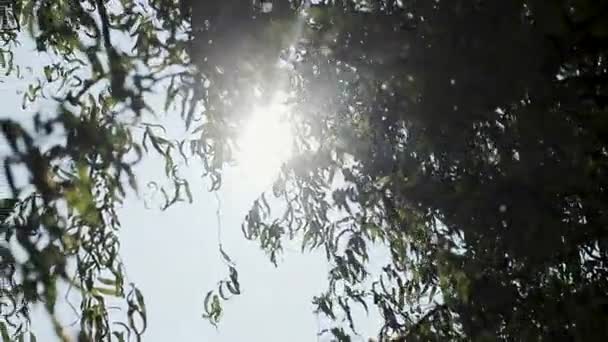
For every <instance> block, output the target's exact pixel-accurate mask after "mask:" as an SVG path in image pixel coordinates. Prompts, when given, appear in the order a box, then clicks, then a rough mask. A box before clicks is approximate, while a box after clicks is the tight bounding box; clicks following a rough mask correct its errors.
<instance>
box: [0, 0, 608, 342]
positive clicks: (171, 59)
mask: <svg viewBox="0 0 608 342" xmlns="http://www.w3.org/2000/svg"><path fill="white" fill-rule="evenodd" d="M255 4H256V5H255V6H250V5H249V2H242V1H238V0H229V1H215V2H212V1H186V0H184V1H181V2H180V1H176V0H175V1H173V0H148V1H142V2H137V1H134V0H121V1H116V2H107V3H106V2H104V1H102V0H95V1H94V0H86V1H85V0H83V1H53V2H49V1H34V0H22V1H15V8H16V10H17V12H18V13H19V23H20V26H21V27H23V28H27V34H28V35H29V36H31V37H33V38H34V39H35V41H36V43H37V47H38V50H39V51H41V52H43V53H45V54H48V55H49V56H52V57H53V60H54V62H53V63H52V64H49V65H48V66H47V67H45V68H44V70H43V74H44V75H41V77H40V79H39V80H38V81H37V82H35V84H33V85H32V86H30V87H29V89H28V91H27V92H26V93H25V96H24V104H25V105H27V104H28V103H29V102H31V101H36V99H37V98H38V97H41V96H46V94H49V93H50V94H53V95H52V98H53V99H54V100H56V101H57V103H58V109H57V111H56V115H55V116H53V117H51V118H44V117H43V116H42V115H37V116H35V117H34V122H33V123H34V128H35V129H34V131H33V132H30V131H28V130H27V129H26V128H24V127H23V126H22V125H21V124H19V123H17V122H14V121H10V120H3V121H2V123H1V124H2V130H3V133H4V136H5V138H6V139H7V140H8V142H9V144H10V146H11V148H12V155H11V157H10V158H9V160H7V162H8V164H7V165H8V168H7V175H8V176H9V181H10V183H11V186H12V190H13V192H14V195H15V197H17V196H21V198H22V200H21V201H20V208H19V210H18V211H17V213H16V214H15V217H14V224H13V227H14V229H13V230H9V231H7V232H5V233H4V234H5V236H6V239H7V240H8V239H11V238H14V239H16V241H17V242H18V243H19V244H20V245H21V246H22V247H23V248H24V249H25V250H26V251H27V252H28V257H29V258H28V260H27V261H26V262H24V263H18V264H17V267H18V270H19V272H20V273H21V274H23V284H22V288H23V295H24V296H25V298H26V299H27V301H28V302H36V301H42V302H43V303H45V306H46V308H47V310H48V312H49V313H50V314H51V315H53V314H54V306H55V303H56V301H57V299H58V297H57V296H58V294H57V286H58V284H59V283H60V282H61V281H63V282H67V283H69V284H71V285H72V286H74V287H75V288H77V289H78V290H79V291H80V292H81V296H82V301H81V308H80V311H81V313H82V318H81V337H80V338H81V340H83V341H86V340H95V341H99V340H111V339H114V340H122V339H124V340H126V339H128V338H129V337H131V336H132V337H135V338H137V339H140V336H141V333H142V331H143V329H145V318H146V316H145V304H144V301H143V297H142V295H141V293H140V292H139V291H138V290H137V289H136V288H133V289H132V290H131V292H129V293H128V294H126V292H127V291H126V289H125V287H126V285H125V284H126V279H125V277H124V270H123V267H122V264H121V262H120V258H119V257H118V250H119V249H118V248H119V240H118V237H117V234H116V233H117V231H118V229H119V227H120V223H119V220H118V217H117V216H116V212H115V208H116V205H117V204H118V203H120V201H121V200H122V199H124V197H125V194H126V191H128V190H127V189H128V187H129V186H130V187H131V188H135V187H136V184H137V183H136V175H134V174H133V171H132V166H133V164H134V163H136V162H137V161H138V160H139V159H140V158H141V157H143V155H144V154H147V153H157V154H159V155H161V156H162V157H163V158H164V160H165V161H166V167H165V172H166V176H167V178H168V179H169V180H170V181H171V182H172V186H171V187H169V188H166V187H162V188H160V187H159V189H160V190H159V191H161V193H163V194H164V196H165V204H164V205H163V208H164V209H166V208H168V207H169V206H170V205H172V204H173V203H176V202H177V201H180V200H190V197H191V196H190V191H189V187H188V183H187V182H186V181H185V180H184V179H182V178H181V177H180V176H179V172H178V169H177V166H176V163H175V162H174V161H175V160H177V159H179V158H183V159H185V160H187V161H192V160H199V161H200V162H201V163H202V165H203V168H204V170H205V171H206V175H207V176H209V177H210V179H211V180H212V184H213V186H212V190H213V189H217V188H218V187H219V186H220V185H221V173H220V171H221V168H222V166H223V165H224V164H225V163H226V162H229V161H230V160H231V147H232V146H233V143H234V138H235V137H236V135H237V134H238V132H239V129H240V127H241V123H242V121H243V119H244V117H245V114H244V113H245V112H246V109H247V108H249V107H251V106H252V105H253V104H254V103H257V102H263V101H265V99H267V98H269V97H271V95H272V94H273V93H274V92H276V91H278V90H288V91H289V94H290V101H291V102H292V105H293V107H292V108H293V113H292V114H291V115H292V117H291V118H290V119H292V120H291V122H292V123H293V125H294V128H295V130H296V132H297V137H296V141H295V142H294V149H295V151H296V153H295V154H294V157H293V158H292V159H291V160H290V161H289V162H287V163H286V164H285V165H284V166H283V168H282V172H281V175H280V176H279V178H278V179H277V181H276V182H275V184H274V185H273V188H272V193H273V194H274V196H276V197H277V198H278V199H281V200H283V201H284V203H285V208H286V209H285V211H284V212H282V213H280V215H276V214H271V212H270V210H271V208H270V205H269V204H268V201H267V199H266V197H267V195H269V194H266V195H262V196H261V197H260V199H259V200H258V201H256V202H255V203H254V204H253V206H252V209H251V211H250V213H249V214H248V215H247V217H246V218H245V222H244V223H243V232H244V234H245V236H246V237H247V238H249V239H255V240H259V242H260V246H261V248H262V249H263V250H265V251H266V252H267V253H268V255H269V256H270V259H271V261H272V262H274V263H276V260H277V255H278V253H280V252H281V250H282V244H283V242H284V241H285V239H300V241H301V242H302V247H303V250H304V249H315V248H323V249H324V250H325V251H326V255H327V257H328V260H329V261H330V262H331V264H332V269H331V270H330V272H329V274H328V276H329V279H330V283H329V288H328V290H327V291H326V293H323V294H321V295H319V296H318V297H316V298H315V299H314V300H313V303H315V305H316V306H317V308H318V309H317V311H318V312H321V313H323V314H325V315H326V316H327V317H328V318H330V319H331V320H333V321H335V322H336V326H335V327H333V328H332V329H330V330H329V333H331V334H332V335H333V336H334V338H336V339H338V340H340V341H347V340H349V339H350V335H351V334H353V333H355V332H356V326H355V324H354V322H353V319H352V313H351V312H352V310H353V308H354V306H362V307H363V308H365V310H368V309H372V308H376V309H378V310H379V311H380V313H381V314H382V317H383V320H384V325H383V328H382V329H381V331H380V332H379V337H380V339H382V340H388V339H390V338H394V339H397V340H408V341H410V340H412V341H418V340H424V341H427V340H433V341H434V340H476V341H477V340H480V341H483V340H562V339H567V340H603V339H605V338H606V337H607V336H608V331H607V330H606V324H605V317H606V315H605V311H606V306H607V305H608V298H607V296H606V294H607V293H608V289H607V287H608V284H607V282H608V277H607V274H606V272H607V268H606V263H607V262H608V259H607V258H608V255H607V245H606V244H607V242H608V241H607V240H606V232H607V231H606V216H605V215H606V214H605V209H604V208H605V203H606V197H605V196H606V195H605V191H606V190H605V187H606V184H605V183H606V182H607V179H606V176H605V173H606V169H605V168H606V162H607V156H608V152H607V150H606V127H608V126H606V121H605V116H606V104H607V101H606V99H607V96H608V95H607V94H606V89H607V83H606V80H608V78H607V76H608V75H607V67H606V57H607V56H606V53H607V47H608V45H607V42H608V41H607V39H608V25H607V24H606V23H608V20H607V19H608V18H606V17H607V13H608V3H607V2H606V1H591V0H573V1H558V0H555V1H541V0H528V1H517V0H513V1H489V0H488V1H461V0H453V1H415V0H405V1H392V0H377V1H355V0H352V1H351V0H342V1H339V0H335V1H325V2H321V3H316V4H314V5H313V4H311V3H310V2H306V1H302V2H300V1H275V2H274V3H273V7H272V11H266V10H265V9H267V7H265V6H264V4H262V3H261V2H255ZM261 9H264V10H263V11H262V10H261ZM24 34H25V33H24ZM119 37H123V38H124V39H120V38H119ZM128 37H132V39H134V40H135V41H136V44H135V45H133V46H131V45H130V44H127V43H125V42H129V39H131V38H128ZM2 39H3V41H4V42H6V44H5V45H4V47H3V48H2V49H3V50H2V53H1V54H0V55H1V56H2V58H0V64H2V65H3V66H6V67H7V76H8V75H11V74H13V75H14V74H18V73H19V69H18V66H16V65H15V61H14V60H13V58H12V54H11V49H12V48H14V46H15V44H17V43H18V42H19V39H21V38H20V36H19V35H17V34H12V33H10V32H8V33H4V34H3V36H2ZM278 56H279V57H280V58H279V61H278V65H279V67H277V57H278ZM42 76H44V77H42ZM162 87H165V88H164V89H165V90H166V94H167V103H166V106H165V108H164V110H165V111H166V110H167V109H168V108H170V107H172V106H177V108H178V109H179V110H180V113H181V118H182V120H183V121H184V125H185V127H186V128H187V130H188V133H189V134H188V136H187V137H185V138H183V139H178V140H177V141H176V140H173V139H171V138H169V137H168V136H166V133H165V132H164V130H163V128H162V127H158V126H155V125H153V124H151V123H149V122H147V121H146V120H147V115H149V114H150V113H152V114H154V113H156V112H158V111H159V110H156V109H154V108H152V107H151V106H150V105H149V103H148V98H147V97H146V96H147V94H149V93H151V92H153V91H155V90H156V89H159V88H161V89H163V88H162ZM260 94H262V95H260ZM57 132H59V133H57ZM137 132H141V134H139V133H137ZM51 135H52V136H54V137H56V136H59V137H60V139H59V141H58V142H57V143H56V144H54V145H52V146H42V145H40V143H39V141H40V137H45V136H51ZM16 165H22V166H25V167H26V168H27V170H28V175H29V182H30V183H31V185H33V187H34V188H35V192H34V193H25V191H26V190H24V189H19V188H18V186H17V185H16V183H15V182H14V177H12V172H11V170H12V167H13V166H16ZM155 186H158V185H155ZM41 237H44V239H42V238H41ZM372 248H386V249H387V250H388V252H389V254H390V260H389V262H388V263H387V264H386V265H384V267H383V268H382V271H381V272H380V273H379V274H373V272H371V271H370V263H372V262H373V261H372V260H370V256H369V255H370V253H369V252H370V250H371V249H372ZM220 249H221V246H220ZM221 252H222V255H223V256H224V258H225V260H226V262H227V264H228V265H229V272H230V273H229V277H228V278H227V279H226V280H224V281H222V282H220V284H219V288H218V289H217V290H216V291H214V292H210V293H209V294H208V295H207V297H206V298H205V300H204V303H205V305H204V306H205V311H206V313H205V317H207V318H208V319H209V320H211V322H212V323H217V322H218V320H219V318H220V316H221V313H222V310H223V309H222V306H221V299H227V298H229V297H230V295H231V294H239V293H240V284H239V282H238V276H237V271H236V268H234V266H233V265H232V262H231V260H230V258H229V256H228V255H226V254H225V253H224V251H223V250H221ZM71 263H73V264H74V265H75V269H76V271H75V272H72V271H71V270H70V267H69V266H70V265H71ZM108 275H111V276H110V277H109V278H107V276H108ZM40 289H42V291H40ZM112 295H114V296H117V297H119V298H124V300H125V302H126V305H127V307H128V312H127V313H128V316H129V317H128V319H127V320H126V322H123V323H120V324H112V322H111V317H110V316H109V314H108V312H107V306H106V300H107V297H108V296H112ZM140 321H141V322H140ZM342 322H346V324H347V325H348V327H347V326H344V324H343V323H342ZM56 330H57V334H58V336H62V334H63V332H62V327H61V326H60V324H59V323H58V321H57V323H56ZM2 334H3V335H6V334H8V332H6V333H5V332H4V330H2ZM64 339H67V337H65V338H64Z"/></svg>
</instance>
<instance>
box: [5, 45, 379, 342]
mask: <svg viewBox="0 0 608 342" xmlns="http://www.w3.org/2000/svg"><path fill="white" fill-rule="evenodd" d="M15 56H16V61H17V62H18V63H19V64H20V65H22V66H23V67H25V66H31V67H33V68H34V69H33V74H35V73H36V70H40V69H39V68H41V66H42V65H44V63H47V62H48V60H47V59H45V58H46V57H44V56H41V55H39V54H38V53H37V52H36V51H35V49H34V44H33V43H32V42H31V41H26V42H24V44H22V45H21V47H19V48H18V49H17V51H15ZM27 77H28V75H27V73H26V79H25V80H23V81H15V80H13V81H11V80H7V79H5V82H4V83H0V96H1V98H2V100H3V104H2V106H0V117H3V118H6V117H10V118H13V119H16V120H19V121H21V122H24V123H28V124H29V123H31V118H32V115H33V113H35V112H36V111H38V110H42V111H44V112H47V113H52V112H53V110H54V106H55V105H54V104H53V103H52V102H51V101H40V102H37V103H36V104H34V105H33V106H31V107H30V108H28V109H27V110H22V109H21V99H22V97H21V95H19V94H16V91H18V90H23V89H25V86H26V85H27V82H28V80H27ZM158 103H159V105H160V103H162V101H160V100H159V101H158ZM159 108H160V107H159ZM161 120H163V121H165V119H161ZM258 120H264V118H261V119H258ZM165 123H166V124H167V125H169V130H170V131H173V132H174V133H175V132H179V131H180V130H183V124H182V122H181V121H180V120H179V119H178V115H177V113H173V114H169V116H167V117H166V122H165ZM255 125H256V124H253V126H254V127H255ZM258 125H259V123H258ZM277 127H280V126H277ZM278 129H281V128H278ZM178 134H179V133H178ZM284 138H285V137H284V136H283V137H281V136H280V135H279V136H277V139H284ZM272 139H273V138H272V137H270V138H269V137H268V136H266V137H265V140H266V141H265V143H264V144H261V145H260V148H259V149H262V148H263V147H264V146H268V145H273V143H274V141H273V140H272ZM254 140H255V139H254ZM250 145H251V144H250ZM3 152H5V150H4V151H3ZM247 153H248V154H249V156H248V157H247V158H243V159H242V164H243V165H239V166H236V167H232V168H229V169H228V170H226V172H225V174H224V178H223V186H222V188H221V190H220V191H219V192H218V197H219V199H220V202H221V206H220V208H221V225H222V229H221V238H222V243H223V246H224V249H225V250H226V251H227V252H228V253H229V254H230V256H231V257H232V258H233V260H234V261H235V263H236V265H237V269H238V271H239V278H240V283H241V288H242V295H241V296H239V297H235V298H233V299H232V300H231V301H229V302H228V303H226V304H225V307H224V309H225V314H224V316H223V318H222V321H221V323H220V325H219V327H218V329H216V328H214V327H212V326H211V325H210V324H209V323H208V322H207V321H205V320H204V319H203V318H202V314H203V312H204V308H203V300H204V296H205V294H206V292H207V291H208V290H211V289H215V288H216V285H217V282H218V281H219V280H221V279H223V278H224V277H225V276H226V275H227V267H226V266H225V265H224V264H223V262H222V260H221V256H220V254H219V251H218V233H217V231H218V225H217V216H216V211H217V209H218V201H217V200H216V196H215V195H214V194H213V193H209V192H208V191H207V189H208V184H206V181H205V180H203V179H202V178H201V176H200V175H201V173H202V171H203V170H201V169H199V168H197V163H192V164H191V165H190V166H189V167H188V168H185V169H184V171H183V175H184V176H186V177H187V178H188V179H189V180H190V182H191V188H192V192H193V195H194V203H192V204H188V203H179V204H177V205H175V206H173V207H171V208H170V209H168V210H167V211H160V210H158V209H146V208H145V206H144V197H145V196H146V187H145V184H146V182H147V181H151V180H163V178H164V170H163V166H162V161H161V160H160V159H159V158H158V157H156V156H152V157H146V158H144V160H143V161H142V162H141V163H140V164H139V165H138V166H137V167H136V175H137V176H138V179H139V182H140V189H141V192H140V194H139V197H138V196H135V195H134V194H130V195H129V197H128V198H127V200H126V201H125V203H124V205H123V207H122V208H121V209H120V211H119V215H120V219H121V222H122V231H121V233H120V234H121V242H122V251H121V254H122V257H123V260H124V262H125V265H126V270H127V276H128V281H132V282H135V283H136V284H137V285H138V286H139V287H140V289H141V290H142V291H143V293H144V295H145V299H146V305H147V309H148V330H147V333H146V334H145V335H144V341H146V342H156V341H158V342H165V341H226V342H228V341H264V342H274V341H277V342H279V341H287V340H288V341H295V342H297V341H302V342H305V341H317V340H318V341H329V336H325V337H321V338H319V339H317V336H316V333H317V331H318V330H319V329H320V328H323V327H325V326H326V324H324V322H323V321H322V319H320V320H319V319H317V318H316V316H315V315H314V314H313V313H312V310H313V306H312V304H311V299H312V297H313V296H314V295H317V294H320V293H321V292H323V291H324V290H325V288H326V285H327V281H326V273H327V270H328V265H327V263H326V261H325V259H324V256H323V254H322V253H321V252H322V251H318V252H315V253H312V254H311V253H308V254H303V255H302V254H301V253H300V252H299V250H297V249H293V250H292V249H289V250H287V251H286V252H285V254H284V255H283V257H282V258H281V261H280V263H279V268H275V267H274V266H273V265H272V264H271V263H270V262H269V260H268V258H267V257H266V256H265V255H264V253H263V252H262V251H261V250H260V249H259V247H258V242H256V241H247V240H246V239H245V238H244V237H243V236H242V233H241V229H240V225H241V223H242V220H243V218H244V217H245V215H246V213H247V212H248V210H249V209H250V206H251V203H252V201H253V200H254V199H255V198H256V197H257V196H258V195H259V194H260V193H261V192H262V191H263V190H265V189H267V186H268V185H269V181H270V179H269V178H268V177H266V176H264V175H267V174H268V172H269V171H272V170H261V171H260V170H259V169H256V167H257V166H256V160H259V161H264V160H271V161H272V163H271V164H273V165H276V166H275V167H278V164H277V163H276V160H273V159H268V157H267V156H265V155H264V154H263V151H262V150H260V151H258V152H256V149H255V148H253V149H249V150H248V152H247ZM255 153H260V155H259V156H254V158H251V154H255ZM273 155H277V153H274V154H273ZM256 157H257V158H256ZM63 310H65V316H66V320H68V321H69V319H70V318H71V314H70V312H69V310H68V308H67V306H65V305H64V307H63ZM355 310H357V309H355ZM42 312H43V310H41V308H38V309H35V310H34V316H33V329H34V331H35V332H36V333H37V335H38V340H39V341H43V342H46V341H49V342H52V341H55V340H56V338H55V337H54V333H53V332H52V329H51V327H50V324H49V322H48V320H47V319H46V316H45V315H44V314H43V313H42ZM357 316H358V317H359V318H360V324H359V331H360V332H362V334H363V336H361V338H360V340H362V341H363V340H366V338H365V337H366V336H370V335H373V334H375V333H376V331H377V330H376V329H377V326H376V325H377V320H371V319H365V318H364V315H357ZM374 322H376V323H374ZM355 340H357V339H355Z"/></svg>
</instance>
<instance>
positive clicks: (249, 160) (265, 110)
mask: <svg viewBox="0 0 608 342" xmlns="http://www.w3.org/2000/svg"><path fill="white" fill-rule="evenodd" d="M288 113H289V105H288V104H287V103H286V96H285V95H284V94H282V93H278V94H276V95H275V96H274V97H273V98H272V99H271V100H270V101H268V102H267V103H266V104H264V105H260V106H254V107H253V108H252V109H251V112H250V115H249V117H248V119H247V121H246V123H245V125H244V129H243V131H242V134H241V135H240V136H239V138H238V139H237V144H236V145H237V146H236V147H237V150H236V155H235V161H236V167H237V168H238V169H239V173H240V174H241V175H243V176H245V177H247V179H246V181H247V182H250V183H255V184H256V185H261V186H269V185H271V184H272V182H273V181H274V180H275V178H276V177H277V175H278V173H279V171H280V169H281V165H282V164H283V163H284V162H285V161H287V160H288V159H289V157H290V156H291V152H292V144H293V134H292V130H291V125H290V124H289V122H288V120H287V117H288Z"/></svg>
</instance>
